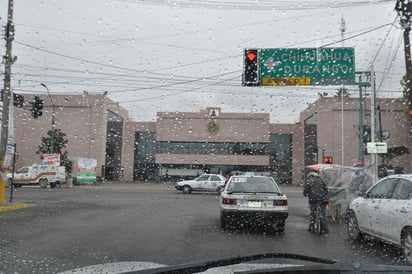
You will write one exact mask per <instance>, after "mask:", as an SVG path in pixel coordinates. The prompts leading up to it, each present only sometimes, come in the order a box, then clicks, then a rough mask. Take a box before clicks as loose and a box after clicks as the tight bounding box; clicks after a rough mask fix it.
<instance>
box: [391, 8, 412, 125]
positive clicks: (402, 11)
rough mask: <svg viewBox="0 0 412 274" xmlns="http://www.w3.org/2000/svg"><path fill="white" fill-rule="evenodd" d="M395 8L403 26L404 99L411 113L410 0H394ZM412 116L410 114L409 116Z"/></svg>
mask: <svg viewBox="0 0 412 274" xmlns="http://www.w3.org/2000/svg"><path fill="white" fill-rule="evenodd" d="M395 10H396V12H397V13H398V14H399V17H400V24H401V27H402V28H403V43H404V50H405V67H406V77H405V78H406V79H405V80H406V81H405V82H406V91H405V95H404V96H405V99H407V100H408V105H409V109H408V111H409V114H412V63H411V45H410V39H409V34H410V30H411V16H412V2H410V0H396V5H395ZM410 117H411V118H412V116H410Z"/></svg>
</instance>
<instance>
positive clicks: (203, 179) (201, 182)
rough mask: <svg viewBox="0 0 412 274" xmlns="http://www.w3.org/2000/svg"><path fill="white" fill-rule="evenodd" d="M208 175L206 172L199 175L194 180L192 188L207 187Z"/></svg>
mask: <svg viewBox="0 0 412 274" xmlns="http://www.w3.org/2000/svg"><path fill="white" fill-rule="evenodd" d="M209 177H210V176H209V175H206V174H204V175H201V176H199V177H198V178H197V179H196V180H195V183H194V186H193V188H195V189H200V190H202V189H205V188H207V184H208V182H209Z"/></svg>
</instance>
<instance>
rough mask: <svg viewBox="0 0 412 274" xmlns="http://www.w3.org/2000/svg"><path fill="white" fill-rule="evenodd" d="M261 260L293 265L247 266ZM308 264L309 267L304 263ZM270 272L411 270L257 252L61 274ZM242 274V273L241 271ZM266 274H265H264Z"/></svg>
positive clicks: (119, 264) (102, 266) (95, 267)
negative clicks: (197, 260) (285, 262)
mask: <svg viewBox="0 0 412 274" xmlns="http://www.w3.org/2000/svg"><path fill="white" fill-rule="evenodd" d="M262 259H292V260H295V261H296V262H297V264H279V263H273V264H267V263H266V264H258V263H249V262H251V261H256V260H262ZM306 262H311V264H306ZM267 269H271V270H270V272H271V273H284V271H291V270H293V271H294V273H306V272H307V271H311V272H312V273H315V272H316V271H322V273H326V272H327V273H341V271H343V272H348V273H349V272H365V271H366V272H368V273H375V272H376V273H382V271H386V272H388V271H390V272H392V273H405V271H407V272H408V273H409V272H410V271H411V268H410V267H408V266H407V267H405V266H387V265H368V264H361V263H360V262H357V261H355V262H353V261H351V262H348V261H346V262H345V261H337V260H331V259H326V258H319V257H312V256H306V255H300V254H294V253H279V252H268V253H258V254H252V255H246V256H233V257H227V258H219V259H215V260H207V261H203V262H197V263H187V264H180V265H175V266H167V265H162V264H157V263H151V262H116V263H104V264H99V265H93V266H86V267H82V268H77V269H73V270H69V271H65V272H60V273H61V274H69V273H76V274H88V273H108V274H114V273H124V274H125V273H128V274H131V273H135V274H142V273H145V274H149V273H151V274H154V273H208V274H214V273H223V274H224V273H234V272H238V271H251V273H261V271H263V272H264V271H265V270H267ZM242 273H243V272H242ZM245 273H249V272H245ZM264 273H266V272H264Z"/></svg>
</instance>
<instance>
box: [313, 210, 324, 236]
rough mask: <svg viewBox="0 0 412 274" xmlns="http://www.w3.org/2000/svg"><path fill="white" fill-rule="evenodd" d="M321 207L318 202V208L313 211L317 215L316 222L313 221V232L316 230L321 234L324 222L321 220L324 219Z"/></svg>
mask: <svg viewBox="0 0 412 274" xmlns="http://www.w3.org/2000/svg"><path fill="white" fill-rule="evenodd" d="M321 210H322V209H321V207H320V205H319V204H318V205H316V208H315V210H314V212H313V214H314V215H315V220H314V223H313V232H316V233H318V234H321V233H322V223H321V221H322V216H321Z"/></svg>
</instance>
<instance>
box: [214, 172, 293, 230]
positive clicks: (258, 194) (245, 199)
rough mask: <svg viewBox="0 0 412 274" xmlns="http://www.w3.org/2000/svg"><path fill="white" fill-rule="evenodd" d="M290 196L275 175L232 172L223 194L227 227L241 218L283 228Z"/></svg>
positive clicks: (222, 219) (224, 225)
mask: <svg viewBox="0 0 412 274" xmlns="http://www.w3.org/2000/svg"><path fill="white" fill-rule="evenodd" d="M287 217H288V199H287V197H286V195H285V194H283V193H282V192H281V191H280V189H279V186H278V185H277V183H276V182H275V180H274V179H273V178H272V177H267V176H250V175H239V176H232V177H231V178H230V179H229V181H228V182H227V184H226V187H225V188H224V190H223V191H222V192H221V194H220V223H221V227H222V228H224V229H226V228H228V227H229V226H230V225H236V224H237V223H239V222H241V223H243V224H246V225H251V226H256V225H264V226H266V227H269V228H270V229H271V230H274V231H277V232H283V231H284V229H285V220H286V219H287Z"/></svg>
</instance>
